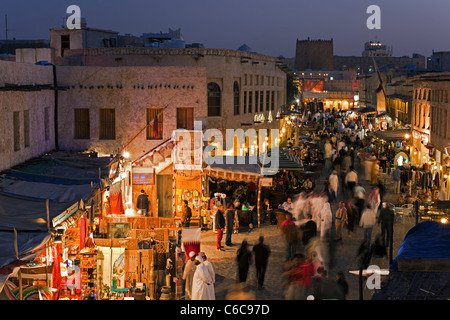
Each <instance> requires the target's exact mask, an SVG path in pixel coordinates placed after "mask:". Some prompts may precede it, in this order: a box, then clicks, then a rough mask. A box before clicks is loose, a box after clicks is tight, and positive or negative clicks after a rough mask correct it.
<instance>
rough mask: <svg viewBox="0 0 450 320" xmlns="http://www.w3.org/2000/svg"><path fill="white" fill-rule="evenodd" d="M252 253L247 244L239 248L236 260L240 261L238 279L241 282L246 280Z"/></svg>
mask: <svg viewBox="0 0 450 320" xmlns="http://www.w3.org/2000/svg"><path fill="white" fill-rule="evenodd" d="M251 258H252V253H251V252H250V250H248V248H247V246H241V247H240V248H239V250H238V253H237V257H236V261H237V263H238V280H239V282H246V281H247V275H248V269H249V267H250V264H251V263H252V260H251Z"/></svg>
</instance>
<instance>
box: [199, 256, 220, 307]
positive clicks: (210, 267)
mask: <svg viewBox="0 0 450 320" xmlns="http://www.w3.org/2000/svg"><path fill="white" fill-rule="evenodd" d="M198 255H199V256H200V257H202V258H203V264H204V265H205V266H206V269H208V272H209V276H210V277H211V280H212V284H211V285H210V286H208V289H209V290H210V295H211V296H212V297H213V299H212V300H216V294H215V291H214V283H216V272H215V271H214V267H213V265H212V263H211V261H209V260H208V258H207V257H206V254H205V253H204V252H200V253H199V254H198Z"/></svg>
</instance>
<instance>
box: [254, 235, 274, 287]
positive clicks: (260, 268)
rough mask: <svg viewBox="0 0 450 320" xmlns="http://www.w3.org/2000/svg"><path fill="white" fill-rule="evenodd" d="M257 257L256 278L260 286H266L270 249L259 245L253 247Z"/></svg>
mask: <svg viewBox="0 0 450 320" xmlns="http://www.w3.org/2000/svg"><path fill="white" fill-rule="evenodd" d="M253 253H254V255H255V267H256V278H257V279H258V286H259V287H262V286H263V285H264V277H265V274H266V270H267V263H268V260H269V256H270V248H269V247H268V246H266V245H265V244H262V243H258V244H257V245H255V246H254V247H253Z"/></svg>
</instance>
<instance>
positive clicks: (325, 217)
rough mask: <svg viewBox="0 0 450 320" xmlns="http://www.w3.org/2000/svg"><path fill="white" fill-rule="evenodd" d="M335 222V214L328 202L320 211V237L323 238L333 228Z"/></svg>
mask: <svg viewBox="0 0 450 320" xmlns="http://www.w3.org/2000/svg"><path fill="white" fill-rule="evenodd" d="M332 221H333V213H332V212H331V207H330V203H329V202H326V203H325V204H324V205H323V207H322V210H321V211H320V228H318V229H319V230H320V237H321V238H323V237H325V235H326V234H327V232H328V230H330V228H331V224H332Z"/></svg>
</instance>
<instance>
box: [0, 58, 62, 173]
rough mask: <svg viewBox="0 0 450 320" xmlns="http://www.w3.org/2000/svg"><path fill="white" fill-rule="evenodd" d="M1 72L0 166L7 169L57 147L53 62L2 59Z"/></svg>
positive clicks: (0, 168) (0, 62) (0, 63)
mask: <svg viewBox="0 0 450 320" xmlns="http://www.w3.org/2000/svg"><path fill="white" fill-rule="evenodd" d="M0 73H1V77H0V88H1V89H0V114H1V117H0V170H5V169H8V168H10V167H13V166H15V165H17V164H19V163H22V162H24V161H26V160H28V159H30V158H33V157H37V156H39V155H41V154H43V153H45V152H48V151H51V150H53V149H54V147H55V144H54V139H55V136H54V116H53V115H54V91H53V90H52V83H53V72H52V67H51V66H35V65H31V64H23V63H15V62H9V61H0ZM39 85H40V86H39ZM15 112H16V115H18V122H16V125H17V127H16V128H15V127H14V125H15V123H14V113H15ZM26 112H28V115H29V116H28V118H29V130H26V129H25V127H26V125H25V113H26ZM45 116H47V119H45ZM25 131H28V134H27V136H28V137H29V140H28V141H26V139H25ZM15 134H16V138H17V139H18V140H17V143H16V148H15V143H14V135H15ZM15 149H17V150H15Z"/></svg>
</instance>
